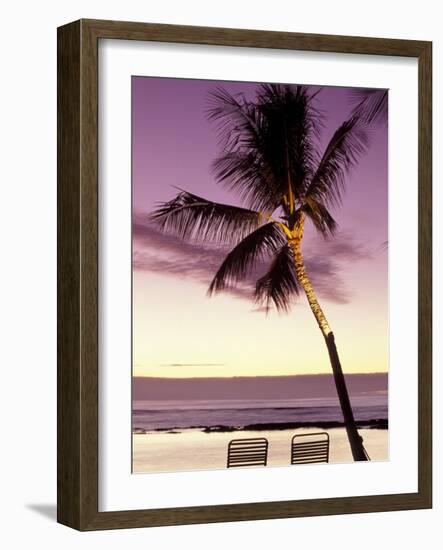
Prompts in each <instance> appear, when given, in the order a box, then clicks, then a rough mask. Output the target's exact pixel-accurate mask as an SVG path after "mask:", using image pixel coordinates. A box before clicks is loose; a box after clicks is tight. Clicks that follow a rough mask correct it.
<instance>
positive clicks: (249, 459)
mask: <svg viewBox="0 0 443 550" xmlns="http://www.w3.org/2000/svg"><path fill="white" fill-rule="evenodd" d="M267 461H268V440H267V439H266V438H265V437H255V438H249V439H233V440H232V441H230V442H229V445H228V463H227V467H228V468H238V467H239V466H266V463H267Z"/></svg>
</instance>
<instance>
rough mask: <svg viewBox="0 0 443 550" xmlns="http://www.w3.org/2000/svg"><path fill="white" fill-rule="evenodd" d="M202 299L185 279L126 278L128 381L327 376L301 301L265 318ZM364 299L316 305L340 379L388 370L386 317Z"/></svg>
mask: <svg viewBox="0 0 443 550" xmlns="http://www.w3.org/2000/svg"><path fill="white" fill-rule="evenodd" d="M205 292H206V289H205V287H204V286H203V285H202V284H200V283H196V282H191V281H189V280H185V279H177V278H173V277H167V276H159V275H154V274H151V273H139V272H136V273H135V274H134V310H133V315H134V324H133V329H134V332H133V357H134V365H133V374H134V376H155V377H169V378H188V377H211V376H214V377H233V376H277V375H294V374H321V373H330V372H331V370H330V365H329V358H328V354H327V350H326V345H325V343H324V340H323V336H322V334H321V332H320V330H319V329H318V327H317V324H316V321H315V319H314V317H313V315H312V312H311V311H310V309H309V306H308V304H307V301H306V299H305V298H304V297H303V296H300V298H299V300H298V303H297V304H295V306H294V307H293V309H292V311H291V312H290V313H289V314H287V315H279V314H277V313H275V312H272V313H270V314H269V315H268V316H266V315H265V314H264V313H253V312H252V310H253V309H254V303H253V302H252V300H251V302H247V301H245V300H241V299H236V298H234V297H232V296H229V295H227V294H222V295H220V296H216V297H214V298H208V297H207V296H206V294H205ZM369 298H370V299H369V301H368V299H367V297H366V298H365V299H364V300H359V299H358V298H356V299H354V300H353V302H352V303H350V304H334V303H331V302H328V301H325V300H323V301H322V300H321V299H320V302H321V303H322V306H323V308H324V311H325V314H326V316H327V317H328V320H329V322H330V324H331V328H332V330H333V332H334V334H335V337H336V342H337V346H338V350H339V354H340V358H341V362H342V366H343V370H344V372H345V373H365V372H387V370H388V325H387V314H386V315H384V316H383V308H381V307H380V303H376V302H375V300H376V298H377V297H369ZM165 300H166V301H165ZM380 300H381V298H380ZM371 301H372V306H371ZM357 312H364V315H361V314H360V315H357V314H356V313H357Z"/></svg>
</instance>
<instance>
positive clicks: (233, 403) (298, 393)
mask: <svg viewBox="0 0 443 550" xmlns="http://www.w3.org/2000/svg"><path fill="white" fill-rule="evenodd" d="M165 380H166V379H161V381H160V379H140V378H139V379H135V382H134V400H133V415H132V418H133V431H134V432H135V433H144V432H152V431H173V430H182V429H187V428H199V429H202V430H207V431H217V430H219V431H229V430H237V429H243V430H245V429H249V430H250V429H253V430H260V429H263V430H264V429H268V430H269V429H283V428H284V427H289V426H292V427H303V426H307V427H314V426H316V427H323V428H327V427H334V426H338V425H342V422H343V417H342V413H341V409H340V405H339V402H338V398H337V396H336V395H334V394H335V386H334V384H333V378H332V376H330V375H316V376H293V377H289V376H288V377H261V379H257V378H256V379H254V380H253V381H252V380H247V379H246V378H238V379H229V380H221V379H215V380H211V379H203V380H201V379H200V380H199V379H192V381H191V382H190V381H189V379H172V380H171V379H169V380H166V381H165ZM217 380H218V382H217ZM347 382H348V388H349V393H350V399H351V404H352V408H353V411H354V417H355V419H356V421H357V423H358V424H359V425H360V426H362V427H363V426H365V427H382V428H386V427H387V421H388V391H387V374H367V375H347ZM168 388H170V390H169V391H168ZM180 393H181V396H180V398H178V399H177V398H176V397H178V395H177V394H180ZM202 394H204V398H202ZM266 395H269V397H266ZM290 395H293V396H294V397H289V396H290ZM169 396H172V397H174V399H168V397H169ZM231 396H232V397H231ZM240 396H241V397H240ZM145 397H148V399H146V398H145Z"/></svg>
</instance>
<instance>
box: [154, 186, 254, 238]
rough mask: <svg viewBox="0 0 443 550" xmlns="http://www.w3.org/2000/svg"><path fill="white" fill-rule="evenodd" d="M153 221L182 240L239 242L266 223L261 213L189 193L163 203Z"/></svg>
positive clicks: (155, 212)
mask: <svg viewBox="0 0 443 550" xmlns="http://www.w3.org/2000/svg"><path fill="white" fill-rule="evenodd" d="M150 220H151V221H153V222H155V223H156V224H158V225H159V226H160V228H161V229H162V230H163V231H166V232H170V233H173V234H175V235H177V236H179V237H181V238H182V239H192V240H211V241H214V242H217V243H233V242H238V241H239V240H241V239H242V238H243V237H245V236H246V235H248V234H249V233H250V232H251V231H253V230H254V229H256V228H257V227H259V226H260V225H261V223H262V222H263V216H262V215H261V214H260V213H259V212H254V211H252V210H248V209H247V208H240V207H238V206H231V205H228V204H221V203H217V202H212V201H209V200H207V199H204V198H202V197H199V196H197V195H194V194H192V193H188V192H187V191H180V193H179V194H178V195H177V196H176V197H175V198H174V199H172V200H171V201H169V202H165V203H161V204H160V205H159V206H158V207H157V208H156V209H155V210H154V211H153V212H152V213H151V215H150Z"/></svg>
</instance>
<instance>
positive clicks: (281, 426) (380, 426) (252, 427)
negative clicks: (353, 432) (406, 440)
mask: <svg viewBox="0 0 443 550" xmlns="http://www.w3.org/2000/svg"><path fill="white" fill-rule="evenodd" d="M356 425H357V428H359V429H372V430H387V429H388V420H387V419H385V418H374V419H371V420H362V421H357V422H356ZM344 427H345V425H344V423H343V422H338V421H334V420H331V421H324V422H321V421H320V422H276V423H263V424H247V425H245V426H223V425H218V426H187V427H186V428H181V427H173V428H155V429H152V430H145V429H143V428H135V429H134V430H133V433H134V434H146V433H160V432H161V433H171V434H177V433H182V431H184V430H200V431H202V432H204V433H226V432H244V431H255V432H260V431H273V430H297V429H301V428H318V429H323V430H329V429H332V428H344Z"/></svg>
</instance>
